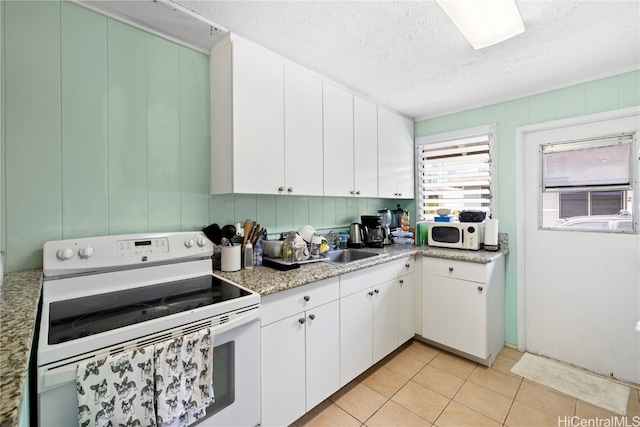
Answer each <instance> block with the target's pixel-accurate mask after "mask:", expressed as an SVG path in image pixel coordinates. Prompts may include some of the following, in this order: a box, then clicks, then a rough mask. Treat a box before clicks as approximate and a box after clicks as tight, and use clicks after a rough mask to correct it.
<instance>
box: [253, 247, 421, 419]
mask: <svg viewBox="0 0 640 427" xmlns="http://www.w3.org/2000/svg"><path fill="white" fill-rule="evenodd" d="M414 289H415V284H414V260H413V257H407V258H404V259H400V260H394V261H391V262H387V263H384V264H379V265H376V266H373V267H368V268H364V269H362V270H358V271H354V272H352V273H347V274H344V275H342V276H340V277H334V278H330V279H325V280H321V281H318V282H314V283H309V284H307V285H303V286H299V287H296V288H293V289H289V290H286V291H282V292H278V293H275V294H271V295H266V296H264V297H262V309H261V316H260V317H261V339H262V350H261V353H262V355H261V358H262V359H261V360H262V381H261V394H262V426H286V425H290V424H291V423H293V422H294V421H295V420H297V419H298V418H300V417H301V416H302V415H304V414H305V413H306V412H308V411H310V410H311V409H313V408H314V407H315V406H317V405H318V404H319V403H321V402H322V401H323V400H325V399H326V398H328V397H329V396H331V395H332V394H333V393H335V392H336V391H338V389H339V388H340V387H342V386H344V385H345V384H347V383H348V382H349V381H351V380H352V379H354V378H355V377H357V376H358V375H360V374H361V373H362V372H364V371H366V370H367V369H368V368H370V367H371V366H372V365H373V364H374V363H376V362H377V361H379V360H381V359H382V358H383V357H385V356H386V355H388V354H389V353H391V352H392V351H393V350H395V349H396V348H398V346H399V345H401V344H402V343H404V342H405V341H407V340H409V339H411V338H412V337H413V336H414Z"/></svg>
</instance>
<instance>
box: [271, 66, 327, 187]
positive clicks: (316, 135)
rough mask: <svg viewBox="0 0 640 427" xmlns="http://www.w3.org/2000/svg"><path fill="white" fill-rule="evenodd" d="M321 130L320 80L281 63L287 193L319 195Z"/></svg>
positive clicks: (285, 184) (321, 174) (321, 180)
mask: <svg viewBox="0 0 640 427" xmlns="http://www.w3.org/2000/svg"><path fill="white" fill-rule="evenodd" d="M322 132H323V129H322V81H321V80H320V79H318V78H316V77H314V76H312V75H310V74H308V73H305V72H304V71H302V70H300V69H299V68H297V67H293V66H290V65H285V68H284V165H285V171H284V186H285V191H286V192H287V194H295V195H307V196H322V194H323V166H322V156H323V151H322V144H323V142H322V138H323V134H322ZM267 170H271V168H268V169H267Z"/></svg>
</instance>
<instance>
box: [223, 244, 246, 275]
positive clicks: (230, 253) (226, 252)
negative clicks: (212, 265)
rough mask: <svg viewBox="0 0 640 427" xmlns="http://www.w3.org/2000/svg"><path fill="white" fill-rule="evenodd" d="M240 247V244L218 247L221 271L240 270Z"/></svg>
mask: <svg viewBox="0 0 640 427" xmlns="http://www.w3.org/2000/svg"><path fill="white" fill-rule="evenodd" d="M241 248H242V247H241V246H240V245H235V246H221V247H220V264H221V265H220V269H221V270H222V271H238V270H240V262H241V259H242V256H241V255H242V254H241V253H240V249H241Z"/></svg>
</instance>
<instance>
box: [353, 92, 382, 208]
mask: <svg viewBox="0 0 640 427" xmlns="http://www.w3.org/2000/svg"><path fill="white" fill-rule="evenodd" d="M353 155H354V160H353V163H354V171H353V191H354V194H355V195H356V196H361V197H378V186H377V183H378V107H377V106H376V105H375V104H374V103H372V102H369V101H366V100H364V99H362V98H360V97H358V96H354V97H353Z"/></svg>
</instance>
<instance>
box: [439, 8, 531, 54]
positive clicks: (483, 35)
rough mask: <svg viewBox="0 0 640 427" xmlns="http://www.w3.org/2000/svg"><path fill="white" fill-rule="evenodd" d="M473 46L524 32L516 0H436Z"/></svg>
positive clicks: (494, 42)
mask: <svg viewBox="0 0 640 427" xmlns="http://www.w3.org/2000/svg"><path fill="white" fill-rule="evenodd" d="M436 1H437V2H438V4H439V5H440V7H441V8H442V9H443V10H444V11H445V13H446V14H447V15H448V16H449V18H450V19H451V20H452V21H453V23H454V24H455V25H456V27H458V30H460V32H461V33H462V35H463V36H465V37H466V39H467V40H468V41H469V43H471V46H473V48H474V49H476V50H477V49H482V48H484V47H487V46H491V45H494V44H496V43H500V42H502V41H505V40H507V39H509V38H511V37H514V36H517V35H518V34H520V33H522V32H524V24H523V23H522V18H521V17H520V13H519V12H518V7H517V6H516V3H515V0H436Z"/></svg>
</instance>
